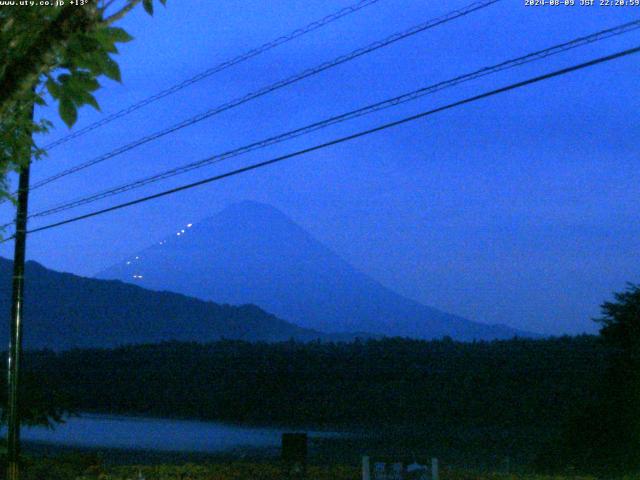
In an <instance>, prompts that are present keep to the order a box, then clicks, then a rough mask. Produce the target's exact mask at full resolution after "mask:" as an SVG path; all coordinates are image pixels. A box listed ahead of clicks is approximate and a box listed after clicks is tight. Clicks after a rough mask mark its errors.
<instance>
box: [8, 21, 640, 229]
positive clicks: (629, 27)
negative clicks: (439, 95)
mask: <svg viewBox="0 0 640 480" xmlns="http://www.w3.org/2000/svg"><path fill="white" fill-rule="evenodd" d="M638 28H640V20H636V21H632V22H627V23H625V24H622V25H618V26H616V27H613V28H608V29H606V30H601V31H599V32H596V33H593V34H590V35H587V36H583V37H579V38H576V39H574V40H571V41H568V42H564V43H561V44H558V45H554V46H552V47H549V48H545V49H543V50H538V51H536V52H533V53H529V54H527V55H523V56H520V57H517V58H514V59H511V60H507V61H504V62H501V63H498V64H496V65H492V66H487V67H484V68H481V69H479V70H475V71H473V72H471V73H467V74H464V75H460V76H457V77H455V78H452V79H450V80H446V81H442V82H439V83H436V84H433V85H430V86H428V87H423V88H420V89H417V90H414V91H412V92H409V93H405V94H403V95H399V96H396V97H394V98H391V99H387V100H384V101H381V102H377V103H374V104H371V105H367V106H365V107H362V108H359V109H356V110H352V111H350V112H347V113H343V114H341V115H337V116H333V117H330V118H327V119H325V120H322V121H319V122H315V123H312V124H310V125H306V126H304V127H301V128H297V129H295V130H290V131H288V132H285V133H281V134H279V135H276V136H273V137H270V138H267V139H264V140H260V141H257V142H253V143H251V144H248V145H245V146H242V147H239V148H235V149H233V150H229V151H227V152H225V153H222V154H218V155H216V156H214V157H209V158H206V159H204V160H198V161H196V162H192V163H188V164H186V165H183V166H180V167H176V168H172V169H169V170H166V171H164V172H161V173H158V174H155V175H152V176H148V177H144V178H142V179H139V180H136V181H134V182H130V183H126V184H124V185H120V186H117V187H112V188H110V189H108V190H103V191H101V192H98V193H94V194H91V195H89V196H85V197H81V198H78V199H75V200H72V201H69V202H66V203H62V204H59V205H57V206H54V207H51V208H48V209H46V210H42V211H39V212H36V213H33V214H32V215H30V216H29V218H37V217H45V216H49V215H53V214H55V213H60V212H62V211H65V210H69V209H72V208H76V207H79V206H82V205H86V204H89V203H93V202H95V201H98V200H101V199H104V198H108V197H111V196H113V195H117V194H120V193H124V192H127V191H130V190H134V189H137V188H140V187H143V186H145V185H149V184H151V183H155V182H158V181H160V180H164V179H167V178H171V177H174V176H176V175H180V174H182V173H186V172H189V171H191V170H195V169H198V168H202V167H205V166H208V165H211V164H214V163H218V162H221V161H223V160H227V159H229V158H233V157H236V156H239V155H242V154H245V153H248V152H251V151H254V150H258V149H261V148H265V147H267V146H270V145H274V144H277V143H280V142H283V141H285V140H289V139H292V138H296V137H299V136H301V135H305V134H307V133H310V132H313V131H316V130H320V129H322V128H326V127H328V126H331V125H335V124H338V123H341V122H345V121H347V120H351V119H354V118H357V117H361V116H363V115H367V114H370V113H374V112H377V111H380V110H383V109H387V108H390V107H394V106H397V105H400V104H403V103H406V102H409V101H412V100H416V99H418V98H421V97H424V96H426V95H429V94H432V93H435V92H438V91H441V90H444V89H446V88H450V87H453V86H455V85H458V84H461V83H463V82H467V81H470V80H474V79H477V78H480V77H484V76H486V75H490V74H493V73H496V72H500V71H504V70H507V69H510V68H514V67H517V66H521V65H525V64H528V63H531V62H534V61H537V60H540V59H543V58H547V57H549V56H551V55H557V54H559V53H563V52H566V51H568V50H571V49H574V48H577V47H580V46H583V45H587V44H590V43H594V42H597V41H600V40H604V39H606V38H610V37H613V36H616V35H621V34H623V33H628V32H630V31H633V30H636V29H638ZM8 225H9V224H7V225H5V226H8Z"/></svg>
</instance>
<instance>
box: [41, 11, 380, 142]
mask: <svg viewBox="0 0 640 480" xmlns="http://www.w3.org/2000/svg"><path fill="white" fill-rule="evenodd" d="M378 1H379V0H361V1H360V2H358V3H356V4H354V5H351V6H349V7H345V8H343V9H341V10H339V11H337V12H334V13H332V14H330V15H327V16H325V17H324V18H321V19H320V20H316V21H315V22H312V23H310V24H308V25H307V26H305V27H302V28H298V29H296V30H294V31H292V32H291V33H289V34H287V35H283V36H281V37H278V38H276V39H275V40H272V41H270V42H267V43H265V44H263V45H261V46H260V47H258V48H254V49H252V50H249V51H247V52H245V53H243V54H241V55H238V56H237V57H234V58H232V59H229V60H226V61H224V62H222V63H220V64H218V65H216V66H215V67H211V68H209V69H207V70H205V71H204V72H201V73H198V74H197V75H194V76H193V77H191V78H188V79H187V80H184V81H182V82H180V83H177V84H175V85H173V86H171V87H169V88H167V89H165V90H162V91H160V92H158V93H156V94H154V95H151V96H150V97H147V98H145V99H143V100H140V101H139V102H136V103H134V104H133V105H130V106H128V107H126V108H123V109H122V110H119V111H117V112H115V113H112V114H110V115H108V116H106V117H104V118H102V119H100V120H98V121H96V122H94V123H92V124H90V125H87V126H86V127H84V128H81V129H80V130H77V131H75V132H73V133H70V134H69V135H65V136H64V137H62V138H59V139H58V140H55V141H53V142H51V143H49V144H47V145H45V146H44V147H43V148H44V150H51V149H52V148H55V147H57V146H59V145H62V144H63V143H66V142H68V141H69V140H72V139H74V138H77V137H80V136H82V135H84V134H85V133H88V132H91V131H92V130H95V129H97V128H100V127H102V126H103V125H106V124H108V123H111V122H112V121H114V120H116V119H118V118H122V117H124V116H126V115H129V114H130V113H132V112H135V111H136V110H139V109H141V108H143V107H146V106H147V105H149V104H151V103H153V102H156V101H158V100H160V99H162V98H164V97H167V96H169V95H172V94H174V93H176V92H178V91H180V90H182V89H184V88H186V87H188V86H190V85H193V84H194V83H197V82H199V81H201V80H204V79H205V78H208V77H211V76H212V75H215V74H216V73H219V72H221V71H223V70H226V69H227V68H230V67H232V66H234V65H238V64H239V63H242V62H245V61H247V60H250V59H251V58H253V57H256V56H258V55H260V54H262V53H264V52H266V51H268V50H271V49H273V48H276V47H278V46H280V45H283V44H285V43H288V42H290V41H292V40H295V39H296V38H299V37H302V36H303V35H306V34H307V33H311V32H313V31H315V30H318V29H320V28H322V27H324V26H326V25H329V24H330V23H332V22H334V21H336V20H339V19H340V18H342V17H346V16H347V15H350V14H352V13H355V12H357V11H359V10H362V9H363V8H366V7H368V6H370V5H373V4H374V3H377V2H378Z"/></svg>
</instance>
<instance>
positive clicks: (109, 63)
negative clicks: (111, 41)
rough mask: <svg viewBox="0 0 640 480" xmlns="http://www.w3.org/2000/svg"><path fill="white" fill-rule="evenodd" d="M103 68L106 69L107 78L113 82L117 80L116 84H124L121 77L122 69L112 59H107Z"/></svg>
mask: <svg viewBox="0 0 640 480" xmlns="http://www.w3.org/2000/svg"><path fill="white" fill-rule="evenodd" d="M103 67H104V74H105V75H106V76H107V77H109V78H111V79H112V80H115V81H116V82H122V77H121V75H120V67H119V66H118V64H117V63H116V62H115V61H114V60H113V59H112V58H111V57H107V58H106V59H105V60H104V65H103Z"/></svg>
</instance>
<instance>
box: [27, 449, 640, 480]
mask: <svg viewBox="0 0 640 480" xmlns="http://www.w3.org/2000/svg"><path fill="white" fill-rule="evenodd" d="M23 478H24V480H143V479H144V480H286V479H291V480H293V479H294V478H295V479H299V478H301V477H290V476H288V475H287V474H286V473H285V470H284V469H283V468H282V466H281V464H280V463H279V462H278V461H275V460H274V461H270V462H267V461H264V462H253V461H230V462H220V463H198V464H196V463H186V464H183V465H139V466H136V465H133V466H112V467H107V466H105V465H104V464H103V463H102V461H101V460H100V459H99V457H97V456H94V455H82V454H68V455H61V456H56V457H51V458H35V457H31V458H28V459H26V461H25V465H24V468H23ZM360 478H362V477H361V472H360V469H359V468H358V467H357V466H355V465H330V466H319V465H310V466H309V468H308V472H307V476H306V477H304V479H306V480H359V479H360ZM627 478H628V480H631V477H627ZM440 479H441V480H569V479H572V480H587V479H595V477H586V476H577V475H564V476H545V475H533V474H505V473H499V472H495V473H492V472H482V473H479V472H474V471H471V470H461V469H448V468H442V469H441V472H440Z"/></svg>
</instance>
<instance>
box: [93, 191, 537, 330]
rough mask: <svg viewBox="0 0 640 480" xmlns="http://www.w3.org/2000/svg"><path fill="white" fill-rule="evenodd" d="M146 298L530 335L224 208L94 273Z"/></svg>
mask: <svg viewBox="0 0 640 480" xmlns="http://www.w3.org/2000/svg"><path fill="white" fill-rule="evenodd" d="M97 277H98V278H105V279H118V280H122V281H124V282H130V283H135V284H138V285H141V286H144V287H145V288H150V289H153V290H169V291H174V292H179V293H183V294H186V295H190V296H194V297H197V298H201V299H206V300H213V301H216V302H223V303H230V304H244V303H251V304H255V305H259V306H260V307H262V308H264V309H266V310H267V311H269V312H272V313H274V314H275V315H276V316H278V317H279V318H283V319H285V320H287V321H289V322H292V323H294V324H296V325H299V326H301V327H303V328H307V329H312V330H318V331H324V332H334V333H347V332H371V333H373V334H376V335H388V336H406V337H413V338H421V339H432V338H440V337H443V336H450V337H452V338H454V339H457V340H474V339H477V340H490V339H504V338H512V337H514V336H522V337H533V336H536V335H535V334H531V333H528V332H523V331H519V330H515V329H512V328H510V327H507V326H505V325H489V324H484V323H480V322H473V321H470V320H467V319H464V318H462V317H459V316H456V315H452V314H449V313H446V312H442V311H440V310H437V309H435V308H432V307H428V306H425V305H422V304H420V303H418V302H415V301H413V300H410V299H407V298H405V297H402V296H401V295H399V294H397V293H395V292H393V291H391V290H389V289H388V288H386V287H384V286H383V285H381V284H380V283H379V282H377V281H375V280H374V279H372V278H371V277H369V276H367V275H365V274H363V273H360V272H358V271H357V270H356V269H354V268H353V267H352V266H351V265H349V264H348V263H347V262H346V261H344V260H343V259H342V258H340V257H339V256H338V255H336V254H335V253H333V252H332V251H331V250H330V249H328V248H327V247H325V246H324V245H322V244H321V243H320V242H318V241H317V240H315V239H314V238H313V237H312V236H311V235H309V234H308V233H307V232H306V231H305V230H303V229H302V228H301V227H300V226H298V225H297V224H295V223H294V222H293V221H292V220H291V219H289V218H288V217H287V216H286V215H284V214H283V213H282V212H280V211H279V210H277V209H275V208H274V207H271V206H269V205H265V204H261V203H256V202H249V201H245V202H240V203H236V204H232V205H230V206H229V207H227V208H225V209H224V210H222V211H221V212H219V213H218V214H217V215H215V216H213V217H210V218H207V219H205V220H203V221H201V222H198V223H194V224H191V223H189V224H185V225H183V226H181V227H180V229H179V230H177V231H176V232H174V233H173V234H172V235H170V236H168V237H166V238H165V239H164V240H161V241H159V242H158V243H156V244H155V245H152V246H150V247H149V248H147V249H145V250H143V251H140V252H137V253H133V254H132V255H131V257H130V258H128V259H125V260H123V261H121V262H119V263H117V264H116V265H113V266H112V267H110V268H108V269H107V270H104V271H102V272H100V273H99V274H98V275H97Z"/></svg>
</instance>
